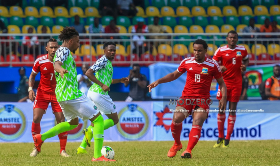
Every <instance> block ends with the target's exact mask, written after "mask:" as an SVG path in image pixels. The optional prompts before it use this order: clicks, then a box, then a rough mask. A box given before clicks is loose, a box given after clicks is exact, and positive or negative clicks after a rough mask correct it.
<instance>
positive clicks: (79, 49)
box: [71, 47, 82, 56]
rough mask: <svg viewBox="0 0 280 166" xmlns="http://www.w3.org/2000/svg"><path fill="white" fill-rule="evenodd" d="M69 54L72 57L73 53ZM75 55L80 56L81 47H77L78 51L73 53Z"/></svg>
mask: <svg viewBox="0 0 280 166" xmlns="http://www.w3.org/2000/svg"><path fill="white" fill-rule="evenodd" d="M71 53H72V55H73V54H74V53H73V52H71ZM75 55H77V56H82V53H81V47H78V49H77V50H76V51H75Z"/></svg>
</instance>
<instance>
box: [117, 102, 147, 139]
mask: <svg viewBox="0 0 280 166" xmlns="http://www.w3.org/2000/svg"><path fill="white" fill-rule="evenodd" d="M119 117H120V122H119V123H118V124H117V129H118V131H119V133H120V135H121V136H122V137H124V138H126V139H128V140H136V139H139V138H141V137H143V136H144V135H145V134H146V133H147V130H148V127H149V123H150V122H149V117H148V115H147V113H146V112H145V111H144V110H143V109H142V108H140V107H139V106H138V105H137V104H128V105H127V106H126V107H124V108H123V109H121V111H120V112H119Z"/></svg>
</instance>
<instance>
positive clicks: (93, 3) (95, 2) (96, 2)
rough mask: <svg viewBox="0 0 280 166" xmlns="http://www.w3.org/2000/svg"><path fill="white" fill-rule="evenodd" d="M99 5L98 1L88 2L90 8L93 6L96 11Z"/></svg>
mask: <svg viewBox="0 0 280 166" xmlns="http://www.w3.org/2000/svg"><path fill="white" fill-rule="evenodd" d="M99 3H100V0H91V1H90V6H93V7H95V8H96V9H98V8H99Z"/></svg>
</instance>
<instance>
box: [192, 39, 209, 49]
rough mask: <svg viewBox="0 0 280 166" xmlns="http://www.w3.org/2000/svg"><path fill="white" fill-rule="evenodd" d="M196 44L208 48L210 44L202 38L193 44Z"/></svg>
mask: <svg viewBox="0 0 280 166" xmlns="http://www.w3.org/2000/svg"><path fill="white" fill-rule="evenodd" d="M194 44H202V45H203V48H204V49H207V48H208V44H207V43H206V41H204V40H202V39H197V40H196V41H194V42H193V46H194Z"/></svg>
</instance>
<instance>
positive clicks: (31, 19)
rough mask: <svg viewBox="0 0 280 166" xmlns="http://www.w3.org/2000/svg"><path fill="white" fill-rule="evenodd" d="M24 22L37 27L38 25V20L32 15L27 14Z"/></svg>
mask: <svg viewBox="0 0 280 166" xmlns="http://www.w3.org/2000/svg"><path fill="white" fill-rule="evenodd" d="M25 24H26V25H32V26H34V27H37V26H38V25H39V21H38V18H36V17H34V16H28V17H26V18H25Z"/></svg>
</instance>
